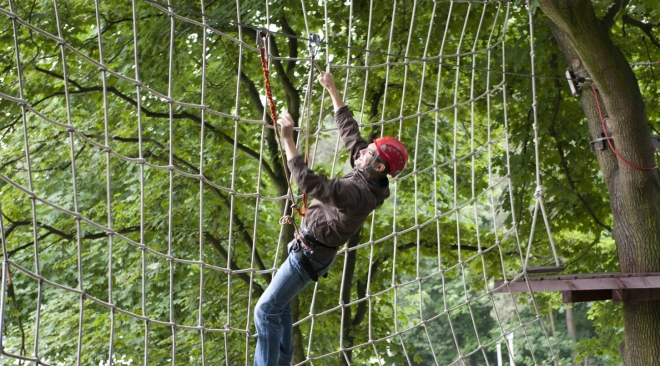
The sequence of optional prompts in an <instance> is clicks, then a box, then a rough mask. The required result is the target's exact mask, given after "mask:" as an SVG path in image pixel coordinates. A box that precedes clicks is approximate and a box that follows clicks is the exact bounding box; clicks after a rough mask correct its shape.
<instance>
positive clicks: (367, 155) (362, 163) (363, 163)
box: [355, 143, 379, 169]
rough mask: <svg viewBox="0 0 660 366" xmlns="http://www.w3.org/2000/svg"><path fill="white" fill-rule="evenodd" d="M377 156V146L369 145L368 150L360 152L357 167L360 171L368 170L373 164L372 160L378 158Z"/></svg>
mask: <svg viewBox="0 0 660 366" xmlns="http://www.w3.org/2000/svg"><path fill="white" fill-rule="evenodd" d="M377 154H378V150H376V144H374V143H371V144H369V146H367V148H366V149H362V150H360V156H359V157H358V158H357V159H356V160H355V166H356V167H357V168H360V169H363V168H366V167H367V166H369V164H370V163H371V160H373V159H375V158H376V155H377ZM376 164H379V163H378V162H376V163H375V164H374V165H376Z"/></svg>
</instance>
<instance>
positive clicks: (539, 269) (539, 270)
mask: <svg viewBox="0 0 660 366" xmlns="http://www.w3.org/2000/svg"><path fill="white" fill-rule="evenodd" d="M563 270H564V266H541V267H529V268H527V273H530V274H532V273H555V272H562V271H563Z"/></svg>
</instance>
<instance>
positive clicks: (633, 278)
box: [495, 273, 660, 292]
mask: <svg viewBox="0 0 660 366" xmlns="http://www.w3.org/2000/svg"><path fill="white" fill-rule="evenodd" d="M503 283H504V282H503V281H502V280H496V281H495V288H497V287H500V286H502V284H503ZM529 287H531V288H532V290H533V291H539V292H543V291H588V290H615V289H660V273H648V274H644V273H639V274H621V273H618V274H610V275H607V274H585V275H562V276H543V277H529ZM509 288H510V289H511V292H529V288H528V286H527V282H526V281H525V278H519V279H517V280H516V281H514V282H510V283H509ZM509 288H507V287H506V286H504V287H501V288H499V289H498V290H496V291H495V292H509Z"/></svg>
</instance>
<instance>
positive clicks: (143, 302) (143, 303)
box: [97, 0, 149, 366]
mask: <svg viewBox="0 0 660 366" xmlns="http://www.w3.org/2000/svg"><path fill="white" fill-rule="evenodd" d="M131 8H132V9H131V10H132V16H133V63H134V65H135V95H136V107H137V123H138V126H137V127H138V131H137V132H138V164H139V166H140V176H139V180H140V244H141V245H142V247H140V285H141V286H140V288H141V290H142V293H141V296H140V308H141V311H142V316H143V317H144V318H145V319H148V315H147V295H146V294H147V274H146V272H147V253H146V250H145V246H146V243H145V239H144V227H145V217H144V216H145V215H144V196H145V191H144V152H143V146H142V143H143V141H142V140H143V139H142V96H141V88H140V66H139V64H140V62H139V58H138V55H139V51H138V50H139V47H138V28H137V4H136V0H131ZM97 29H101V28H100V27H97ZM99 37H100V35H99ZM143 347H144V351H143V361H142V364H143V366H148V365H149V322H148V321H147V320H144V343H143Z"/></svg>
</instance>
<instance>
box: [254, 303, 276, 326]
mask: <svg viewBox="0 0 660 366" xmlns="http://www.w3.org/2000/svg"><path fill="white" fill-rule="evenodd" d="M269 308H270V306H268V304H267V302H266V301H262V300H261V299H260V300H259V301H258V302H257V306H255V307H254V322H255V323H256V324H257V325H259V324H264V323H267V322H271V321H273V320H275V319H276V318H277V316H276V314H273V313H271V312H269V311H268V309H269Z"/></svg>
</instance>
